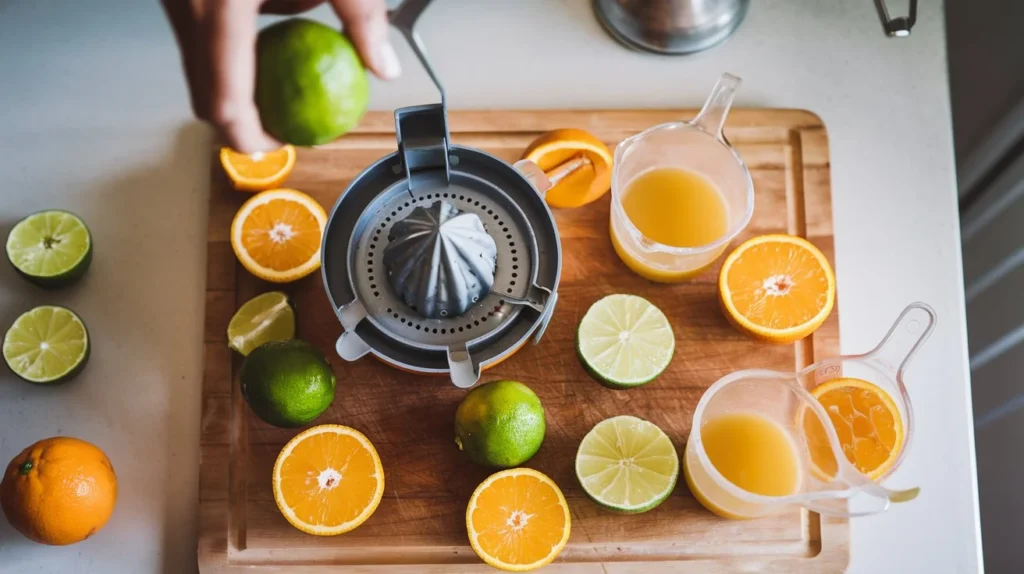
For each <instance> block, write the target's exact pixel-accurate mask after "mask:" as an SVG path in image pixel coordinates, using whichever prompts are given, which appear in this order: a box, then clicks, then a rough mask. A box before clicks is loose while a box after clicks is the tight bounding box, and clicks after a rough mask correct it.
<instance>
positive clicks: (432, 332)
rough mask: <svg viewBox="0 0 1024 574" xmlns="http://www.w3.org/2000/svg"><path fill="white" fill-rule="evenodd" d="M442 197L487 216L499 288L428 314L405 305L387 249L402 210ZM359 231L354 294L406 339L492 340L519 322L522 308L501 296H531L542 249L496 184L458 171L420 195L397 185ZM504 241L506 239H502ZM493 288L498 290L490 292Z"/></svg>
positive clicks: (368, 211)
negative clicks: (455, 309) (453, 310)
mask: <svg viewBox="0 0 1024 574" xmlns="http://www.w3.org/2000/svg"><path fill="white" fill-rule="evenodd" d="M438 200H443V201H446V202H449V203H450V204H451V205H453V206H455V207H457V208H458V209H459V210H460V211H462V212H463V215H464V216H468V215H471V216H474V217H476V218H477V219H478V220H480V221H483V222H484V223H483V224H482V226H483V228H484V229H485V231H484V234H485V235H486V236H487V237H488V238H489V239H491V241H492V243H494V252H493V254H492V255H491V256H493V257H494V258H495V259H494V260H495V262H496V267H495V268H494V274H493V278H492V282H493V287H492V288H488V289H485V290H483V291H482V292H481V293H480V294H479V295H478V297H477V301H475V302H473V301H468V302H467V303H468V304H467V305H466V309H465V310H464V311H463V312H462V313H460V314H452V315H448V316H442V315H440V313H435V315H436V316H434V317H429V316H425V315H426V314H425V313H424V312H423V311H424V308H423V307H422V306H421V305H423V304H426V303H421V302H412V303H411V304H410V303H407V302H406V301H404V300H403V297H402V291H403V290H401V289H393V288H392V287H391V285H389V282H390V281H391V279H392V278H389V277H388V272H389V268H388V265H387V260H386V256H385V253H386V252H387V248H388V246H389V245H390V244H389V243H388V240H387V237H388V236H389V235H391V234H392V233H393V232H394V229H395V228H396V227H397V228H399V231H401V227H402V222H403V221H402V218H403V215H405V214H408V213H410V212H412V211H415V210H416V209H422V206H428V207H429V206H431V205H433V204H434V203H436V202H437V201H438ZM364 219H365V221H363V222H362V223H360V225H359V228H360V229H363V230H364V231H362V232H359V231H358V230H357V233H359V234H360V235H361V239H360V240H358V241H356V242H354V243H353V244H352V245H351V255H350V264H349V269H350V270H351V272H352V281H353V285H354V288H355V289H354V290H355V295H356V298H357V299H359V301H360V302H361V303H362V305H363V306H364V307H365V309H366V313H367V315H368V316H369V317H370V318H371V319H372V321H373V322H374V323H375V324H376V325H377V326H378V328H380V329H381V330H383V331H386V332H387V333H389V334H390V335H392V336H394V337H396V338H399V339H401V340H402V342H403V343H404V344H406V345H409V346H412V347H415V348H419V349H427V350H438V351H443V350H444V349H445V348H447V347H449V346H452V345H459V344H466V343H469V342H474V344H477V345H478V344H480V343H483V342H485V341H489V340H490V339H491V338H492V337H494V336H496V335H498V334H500V333H501V331H502V330H503V329H504V328H505V327H507V326H508V324H509V323H510V322H511V321H512V320H514V319H515V318H516V317H517V316H518V314H519V312H520V308H519V307H512V306H510V305H507V304H506V303H505V302H504V301H503V300H502V295H512V296H516V297H526V296H527V295H528V293H529V285H530V283H531V280H532V276H533V275H534V273H535V270H534V269H533V267H534V265H533V263H534V260H535V258H536V256H535V254H536V247H534V245H533V244H534V241H535V239H534V237H533V232H532V231H531V226H530V224H529V222H528V221H527V219H526V216H525V215H524V214H523V213H522V211H520V210H519V209H518V207H517V206H516V202H515V201H513V200H512V199H511V198H510V197H509V196H508V195H507V194H505V193H504V192H503V191H502V190H500V189H499V188H497V187H496V186H493V185H490V184H488V183H486V182H484V181H482V180H478V179H476V178H472V179H471V178H467V177H465V176H463V175H461V174H460V173H459V172H454V173H453V174H452V182H451V183H450V184H449V185H448V186H445V187H439V188H436V190H432V191H424V192H422V193H417V194H416V195H415V197H412V198H410V197H409V195H408V194H407V193H405V191H404V189H403V186H402V185H401V184H399V185H398V186H394V187H392V188H391V189H389V190H387V191H385V192H384V193H382V194H380V195H379V196H377V197H376V198H375V199H374V201H373V203H371V204H370V205H368V206H366V208H365V210H364ZM499 240H500V242H498V241H499ZM491 289H493V291H494V293H490V292H489V291H491Z"/></svg>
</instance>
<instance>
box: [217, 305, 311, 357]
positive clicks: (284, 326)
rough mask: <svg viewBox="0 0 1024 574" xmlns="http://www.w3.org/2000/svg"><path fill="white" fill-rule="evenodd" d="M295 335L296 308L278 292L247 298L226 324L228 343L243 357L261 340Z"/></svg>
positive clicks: (286, 337) (261, 341) (289, 337)
mask: <svg viewBox="0 0 1024 574" xmlns="http://www.w3.org/2000/svg"><path fill="white" fill-rule="evenodd" d="M294 337H295V311H293V310H292V306H291V305H290V304H289V303H288V296H287V295H285V294H284V293H282V292H280V291H270V292H268V293H264V294H262V295H257V296H255V297H253V298H252V299H249V300H248V301H246V302H245V304H244V305H242V307H241V308H240V309H239V310H238V311H237V312H235V316H234V317H232V318H231V323H229V324H228V346H229V347H231V348H232V349H234V350H236V351H238V352H239V353H241V354H242V355H243V356H245V355H248V354H249V353H250V352H252V350H253V349H255V348H256V347H259V346H260V345H262V344H263V343H267V342H270V341H283V340H286V339H292V338H294Z"/></svg>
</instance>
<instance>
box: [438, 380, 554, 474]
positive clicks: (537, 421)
mask: <svg viewBox="0 0 1024 574" xmlns="http://www.w3.org/2000/svg"><path fill="white" fill-rule="evenodd" d="M544 428H545V423H544V407H543V406H541V404H540V398H539V397H537V394H536V393H534V392H533V391H532V390H531V389H530V387H527V386H526V385H524V384H523V383H520V382H518V381H491V382H489V383H485V384H483V385H480V386H479V387H477V388H475V389H473V390H472V391H470V392H469V393H468V394H467V395H466V396H465V398H463V399H462V402H461V403H459V408H458V409H456V411H455V444H456V445H458V447H459V450H462V451H464V452H465V453H466V454H467V455H468V456H469V458H470V459H471V460H472V461H473V462H475V463H477V464H480V465H483V466H489V467H495V468H512V467H516V466H519V465H521V464H523V463H524V462H526V461H528V460H530V458H531V457H532V456H533V455H535V454H537V450H538V449H539V448H540V444H541V443H542V442H544Z"/></svg>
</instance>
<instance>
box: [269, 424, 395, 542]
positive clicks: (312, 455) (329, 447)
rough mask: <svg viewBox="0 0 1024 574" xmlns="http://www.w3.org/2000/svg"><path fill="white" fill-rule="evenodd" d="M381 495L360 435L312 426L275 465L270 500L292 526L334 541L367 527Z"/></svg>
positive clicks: (377, 472)
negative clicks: (271, 497)
mask: <svg viewBox="0 0 1024 574" xmlns="http://www.w3.org/2000/svg"><path fill="white" fill-rule="evenodd" d="M383 495H384V469H383V467H382V466H381V464H380V458H379V457H378V456H377V451H376V450H375V449H374V448H373V445H372V444H370V441H369V440H368V439H367V438H366V437H365V436H364V435H363V434H362V433H361V432H359V431H357V430H355V429H352V428H349V427H346V426H342V425H320V426H315V427H313V428H311V429H309V430H306V431H304V432H302V433H300V434H298V435H297V436H296V437H295V438H293V439H292V440H290V441H288V444H286V445H285V447H284V448H283V449H282V450H281V454H279V455H278V456H277V462H276V463H275V464H274V500H275V501H276V502H277V507H278V509H280V510H281V514H283V515H284V517H285V519H287V520H288V522H290V523H291V525H292V526H294V527H295V528H298V529H299V530H301V531H303V532H308V533H309V534H316V535H318V536H333V535H335V534H342V533H344V532H348V531H350V530H352V529H354V528H356V527H357V526H359V525H360V524H362V523H364V522H366V520H367V519H368V518H370V516H371V515H372V514H373V511H374V510H376V509H377V505H378V504H380V500H381V497H383Z"/></svg>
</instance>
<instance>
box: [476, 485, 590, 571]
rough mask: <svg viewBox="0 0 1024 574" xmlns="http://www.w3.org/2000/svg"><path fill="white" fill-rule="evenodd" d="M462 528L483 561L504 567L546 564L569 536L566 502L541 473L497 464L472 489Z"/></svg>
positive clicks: (513, 568) (514, 568) (519, 568)
mask: <svg viewBox="0 0 1024 574" xmlns="http://www.w3.org/2000/svg"><path fill="white" fill-rule="evenodd" d="M466 528H467V530H468V531H469V543H470V545H471V546H472V547H473V550H474V551H475V552H476V553H477V555H479V556H480V558H481V559H483V561H484V562H486V563H488V564H490V565H491V566H494V567H495V568H499V569H501V570H505V571H509V572H525V571H528V570H535V569H537V568H540V567H541V566H544V565H546V564H550V563H551V561H552V560H554V559H555V557H557V556H558V554H559V553H560V552H561V551H562V549H563V548H565V544H566V542H568V541H569V530H570V519H569V506H568V505H567V504H566V502H565V497H564V496H562V491H561V490H559V488H558V485H556V484H555V483H554V481H552V480H551V479H550V478H548V477H547V476H545V475H544V474H541V473H540V472H537V471H536V470H532V469H529V468H513V469H509V470H503V471H501V472H498V473H495V474H492V475H491V476H490V477H488V478H487V480H485V481H484V482H483V483H481V484H480V486H478V487H477V488H476V491H475V492H473V497H472V498H470V500H469V506H468V507H467V508H466Z"/></svg>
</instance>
